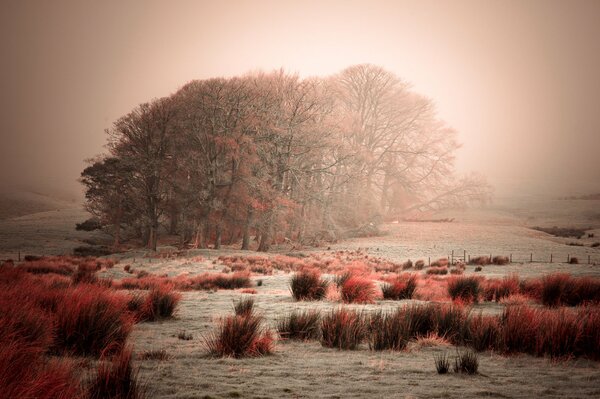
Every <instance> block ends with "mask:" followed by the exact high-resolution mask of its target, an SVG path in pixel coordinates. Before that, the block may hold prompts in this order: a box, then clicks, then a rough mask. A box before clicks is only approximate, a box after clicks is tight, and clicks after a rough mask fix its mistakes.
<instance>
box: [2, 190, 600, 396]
mask: <svg viewBox="0 0 600 399" xmlns="http://www.w3.org/2000/svg"><path fill="white" fill-rule="evenodd" d="M565 203H570V205H569V206H567V207H565V206H564V204H565ZM542 205H543V206H542ZM542 205H539V206H537V207H532V209H534V211H527V210H526V208H524V207H522V204H517V205H515V204H514V203H513V204H512V205H511V206H504V207H502V206H497V207H496V208H494V209H491V210H487V211H485V212H481V211H478V212H464V213H455V214H453V217H456V220H455V221H453V222H451V223H435V222H404V221H398V222H395V223H389V224H386V225H384V226H382V229H383V230H384V231H385V232H386V233H385V234H384V235H382V236H378V237H368V238H357V239H350V240H345V241H341V242H338V243H335V244H331V245H330V246H329V247H326V246H323V247H321V248H302V249H296V250H292V249H291V248H290V247H289V246H288V247H283V246H282V247H280V248H277V250H276V251H275V252H274V253H272V254H268V255H262V254H260V255H259V254H256V253H254V252H243V251H237V250H236V249H234V248H225V249H223V250H220V251H214V250H188V251H186V252H185V253H183V254H179V255H178V256H175V255H173V256H170V255H168V254H170V253H174V251H175V248H173V247H169V246H163V247H161V248H160V250H159V255H156V254H150V253H146V252H144V251H139V250H138V251H129V252H125V253H122V254H117V255H114V256H112V258H114V259H116V260H118V263H117V264H116V265H115V266H114V267H112V268H102V270H101V271H99V272H98V273H97V274H98V277H102V278H111V279H113V281H114V282H115V283H116V284H119V282H124V281H127V280H124V279H133V280H134V281H135V280H139V281H144V278H148V277H144V276H143V274H145V273H148V274H149V276H150V277H151V278H152V276H155V277H156V278H158V276H161V275H165V274H166V275H168V276H169V277H171V278H173V281H179V280H177V279H180V280H181V281H183V279H185V278H189V277H193V276H196V275H200V274H202V273H205V272H206V273H218V272H222V271H226V272H228V275H230V273H231V269H232V268H235V267H236V266H235V265H236V264H239V263H241V264H242V266H243V264H244V261H242V260H240V259H243V258H246V259H247V258H248V257H250V258H251V259H257V257H262V256H266V257H268V258H269V262H267V263H268V264H270V265H282V264H284V263H285V262H298V263H299V264H300V263H302V262H307V263H309V262H312V263H313V265H317V266H318V265H319V264H321V265H322V264H324V263H326V261H327V260H328V259H329V260H334V261H333V263H331V264H329V265H328V266H327V267H324V268H323V269H322V271H323V277H324V278H326V279H332V278H333V277H334V275H333V273H334V272H335V270H334V269H335V267H332V266H331V265H334V266H335V265H338V266H339V265H341V266H342V267H345V265H346V264H349V265H352V264H354V266H356V263H355V262H356V261H357V260H359V261H360V259H363V258H364V257H365V256H367V257H368V259H371V260H373V261H377V262H380V261H381V262H385V261H387V262H389V264H395V265H400V264H402V263H404V262H406V261H407V260H408V259H411V260H412V261H413V262H415V261H417V260H419V259H421V260H424V263H425V267H424V269H423V270H418V271H417V270H415V269H414V267H412V268H407V269H406V272H409V273H414V274H418V275H419V276H420V277H419V278H420V279H421V280H419V281H421V283H422V284H428V281H430V280H429V277H427V275H426V271H427V270H429V269H431V268H429V267H427V265H428V263H430V262H434V261H435V260H437V259H439V258H444V257H448V256H452V251H454V255H455V257H456V258H460V257H462V256H463V254H464V253H465V252H463V251H466V253H467V256H471V257H475V256H489V255H492V256H496V255H503V256H507V257H508V256H510V255H512V256H513V263H509V264H505V265H494V264H490V265H483V266H482V270H481V271H479V272H476V271H475V269H476V267H477V265H470V264H467V265H466V266H465V267H464V272H463V274H462V276H463V277H468V276H483V277H485V278H488V279H496V278H503V277H505V276H511V275H515V274H516V275H518V276H519V278H521V279H526V278H529V279H535V278H541V277H543V276H547V275H550V274H552V273H557V272H560V273H568V274H570V275H571V276H575V277H593V278H600V247H592V244H593V242H595V241H597V240H600V229H599V227H600V225H599V223H598V220H597V219H595V218H593V217H591V218H590V217H589V215H591V214H593V212H594V210H595V209H598V201H560V202H545V203H544V204H542ZM565 208H566V209H570V211H571V213H570V214H569V213H565V212H564V209H565ZM557 209H561V210H563V211H562V212H563V213H560V212H557ZM544 214H545V215H547V216H548V217H547V218H546V219H545V218H544ZM82 215H83V212H82V211H81V210H78V209H76V208H73V209H69V210H60V211H50V212H45V213H38V214H31V215H26V216H21V217H18V218H13V219H9V220H5V221H3V223H2V227H1V228H0V230H1V231H0V239H1V242H0V253H1V257H2V258H3V259H7V258H13V259H15V260H16V256H17V253H18V251H21V253H22V254H36V255H42V254H58V253H61V252H64V251H67V250H69V249H72V248H73V247H75V246H77V245H81V241H80V240H82V239H83V238H86V236H85V235H83V233H79V232H74V230H73V229H72V226H73V224H74V222H75V221H80V220H81V216H82ZM557 215H558V216H557ZM78 218H79V219H78ZM551 218H554V219H551ZM76 219H78V220H76ZM544 220H550V222H549V223H550V224H549V225H550V226H553V225H559V226H572V225H573V224H575V225H576V226H578V227H582V226H583V227H586V228H589V230H587V231H586V234H587V233H589V234H593V235H594V237H587V235H586V236H585V237H582V238H581V239H579V240H578V239H577V238H559V237H553V236H550V235H548V234H546V233H543V232H540V231H536V230H532V229H530V228H527V226H529V227H531V226H534V225H542V224H543V223H542V222H543V221H544ZM569 223H570V224H569ZM575 241H578V242H581V243H582V245H581V246H573V245H568V244H569V243H571V242H575ZM161 254H162V255H161ZM550 254H552V256H553V262H552V263H550V261H549V257H550ZM233 257H236V258H233ZM573 257H577V258H578V260H579V263H578V264H569V263H567V259H571V258H573ZM588 257H589V259H590V264H588V262H587V261H588ZM294 259H295V260H296V261H294ZM335 259H337V261H335ZM531 259H533V260H534V262H530V260H531ZM319 262H320V263H319ZM246 263H247V262H246ZM242 266H240V265H238V266H237V267H242ZM303 267H304V266H302V267H299V268H297V269H294V268H293V267H292V268H291V269H292V271H290V268H288V267H284V266H281V267H279V266H278V267H275V268H274V270H268V271H267V274H263V273H259V272H253V273H252V274H251V275H250V281H251V285H252V287H251V289H253V290H255V293H254V294H244V293H242V289H233V290H231V289H218V290H215V289H209V290H184V291H182V292H181V295H182V299H181V302H180V303H179V306H178V308H177V310H176V314H175V317H174V318H168V319H164V320H159V321H154V322H141V323H137V324H135V326H134V327H133V331H132V333H131V336H130V337H129V343H130V344H132V345H133V348H134V365H135V366H137V367H139V369H140V371H139V377H138V378H139V380H140V382H141V384H142V385H144V386H145V387H146V390H147V396H148V397H157V398H202V397H206V398H209V397H213V398H231V397H243V398H280V397H290V398H312V397H324V398H348V397H350V398H353V397H356V398H363V397H400V398H412V397H415V398H446V397H448V398H451V397H461V398H481V397H502V398H510V397H523V398H528V397H556V398H558V397H598V396H599V395H600V386H599V385H598V380H599V378H600V363H599V362H598V360H593V359H592V358H593V357H594V356H595V358H596V359H597V358H598V355H600V354H599V353H595V354H594V353H592V354H591V355H592V356H562V357H554V358H551V357H549V356H542V357H539V356H532V355H528V354H523V353H518V352H515V353H510V354H507V353H503V352H502V351H499V350H485V351H482V352H480V353H479V372H478V373H477V374H474V375H469V374H464V373H454V372H452V371H451V372H449V373H448V374H438V373H437V372H436V368H435V364H434V356H437V355H440V354H444V353H447V354H448V355H449V356H450V358H451V359H453V357H454V356H455V355H456V353H457V348H460V350H464V347H462V346H459V347H457V346H454V345H450V344H449V343H448V342H447V341H446V340H443V339H439V337H437V338H436V337H433V338H432V339H430V340H427V339H418V340H414V339H413V340H410V342H409V343H408V345H407V347H406V348H404V349H402V350H399V351H391V350H383V351H374V350H370V349H369V345H368V344H367V343H366V342H362V343H361V344H360V345H359V346H358V348H357V349H356V350H337V349H331V348H327V347H324V346H322V345H321V343H320V342H319V341H318V340H309V341H306V342H302V341H293V340H285V339H277V338H276V339H275V342H274V350H273V353H272V354H270V355H267V356H259V357H248V358H239V359H238V358H232V357H216V358H215V357H213V356H209V354H208V353H207V349H206V345H205V338H206V337H207V336H208V334H209V333H210V332H211V331H214V328H215V326H216V324H217V323H218V321H219V319H220V318H222V317H224V316H225V315H228V314H232V313H233V305H234V303H235V302H236V301H238V300H239V299H240V298H242V297H243V298H249V297H251V298H253V299H254V301H255V312H256V313H257V314H259V315H261V316H263V317H264V322H265V324H266V326H268V327H270V328H271V329H275V328H276V326H277V320H278V319H279V318H281V317H282V316H283V315H285V314H288V313H289V312H291V311H292V310H296V309H317V310H319V311H321V313H322V314H327V313H328V312H329V311H330V310H334V309H339V308H340V307H341V306H344V307H345V308H349V309H356V310H358V311H359V312H362V314H364V315H370V314H373V313H374V312H376V311H377V310H381V309H384V310H389V311H392V310H394V309H396V308H397V307H398V306H403V305H408V304H423V303H426V302H427V301H426V300H424V296H423V295H425V294H417V295H415V296H413V299H405V300H383V299H381V298H379V297H378V298H376V299H375V301H374V302H373V303H367V304H355V303H353V304H346V305H342V304H341V303H340V301H339V300H335V299H336V298H335V297H332V296H329V297H328V299H325V300H321V301H295V300H294V299H293V297H292V294H291V292H290V278H291V277H292V276H293V275H294V272H297V271H298V270H300V269H302V268H303ZM382 267H383V266H382ZM126 269H129V272H128V271H127V270H126ZM142 271H143V272H144V273H143V274H142V275H141V276H140V277H139V278H138V277H136V273H139V272H142ZM361 272H363V274H364V275H366V276H368V277H369V278H372V279H376V280H377V281H378V283H377V284H378V285H379V284H381V281H382V280H385V279H386V278H387V277H389V276H391V275H392V274H393V273H392V274H390V273H388V272H387V271H379V272H376V271H373V270H368V271H366V270H362V271H361ZM436 278H438V277H436ZM447 278H449V277H446V276H442V277H439V279H440V280H444V279H447ZM259 281H260V283H259ZM433 281H437V280H433ZM125 292H129V291H125ZM132 292H134V291H132ZM444 292H445V291H444ZM417 293H419V290H417ZM419 298H421V299H419ZM517 299H518V300H520V301H525V302H526V303H527V304H528V305H529V306H531V307H533V308H543V306H542V305H541V304H539V303H538V302H536V301H534V300H532V299H531V298H526V299H523V298H517ZM434 300H438V299H434ZM439 300H440V301H444V302H448V303H450V299H449V298H445V299H439ZM465 306H466V309H470V312H471V314H472V315H473V314H474V315H476V314H478V313H481V314H483V315H495V316H499V315H501V314H502V312H503V310H504V309H505V307H506V306H507V305H506V302H503V301H500V302H495V301H484V300H481V301H479V302H478V303H476V304H470V303H467V304H466V305H465ZM182 333H183V335H185V336H186V339H180V335H182ZM160 350H164V351H165V352H166V354H167V355H168V356H158V358H153V357H152V356H145V357H146V358H145V359H142V358H141V357H143V355H144V354H147V353H150V352H152V351H160ZM588 355H589V354H588ZM148 357H150V358H148ZM88 367H93V363H92V365H88Z"/></svg>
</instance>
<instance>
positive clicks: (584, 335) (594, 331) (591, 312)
mask: <svg viewBox="0 0 600 399" xmlns="http://www.w3.org/2000/svg"><path fill="white" fill-rule="evenodd" d="M576 314H577V320H578V321H579V323H580V328H581V333H580V334H579V341H578V342H577V343H576V349H575V355H578V356H579V355H585V356H589V357H591V358H592V359H595V360H599V359H600V307H598V306H582V307H580V308H578V309H577V313H576Z"/></svg>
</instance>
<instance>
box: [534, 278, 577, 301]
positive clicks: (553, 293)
mask: <svg viewBox="0 0 600 399" xmlns="http://www.w3.org/2000/svg"><path fill="white" fill-rule="evenodd" d="M570 280H571V278H570V276H569V275H568V274H561V273H555V274H551V275H549V276H544V277H543V278H542V292H541V293H542V298H541V299H542V303H543V304H544V305H546V306H558V305H560V304H561V303H563V301H564V299H565V298H564V293H565V291H566V288H567V286H568V285H569V284H570V283H571V281H570Z"/></svg>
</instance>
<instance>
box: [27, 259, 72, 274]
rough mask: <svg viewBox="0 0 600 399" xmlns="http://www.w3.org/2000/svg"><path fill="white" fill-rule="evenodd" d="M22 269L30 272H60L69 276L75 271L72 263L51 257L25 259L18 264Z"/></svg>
mask: <svg viewBox="0 0 600 399" xmlns="http://www.w3.org/2000/svg"><path fill="white" fill-rule="evenodd" d="M19 267H20V268H21V269H22V270H25V271H26V272H27V273H32V274H49V273H54V274H61V275H64V276H70V275H71V274H73V272H74V271H75V269H74V267H73V265H72V264H71V263H67V262H61V261H57V260H51V259H44V258H41V259H35V260H32V261H26V262H24V263H23V264H21V265H20V266H19Z"/></svg>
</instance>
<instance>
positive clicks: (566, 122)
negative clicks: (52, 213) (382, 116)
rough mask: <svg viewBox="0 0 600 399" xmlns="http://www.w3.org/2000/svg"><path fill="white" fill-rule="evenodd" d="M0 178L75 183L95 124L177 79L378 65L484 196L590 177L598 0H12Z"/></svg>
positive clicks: (42, 186)
mask: <svg viewBox="0 0 600 399" xmlns="http://www.w3.org/2000/svg"><path fill="white" fill-rule="evenodd" d="M1 8H2V12H1V13H0V14H1V16H0V20H1V22H2V28H0V29H2V34H1V37H2V39H1V40H0V46H1V47H0V48H1V50H2V54H3V58H4V62H3V65H2V67H0V68H2V71H1V73H0V76H1V79H2V87H3V88H4V90H3V93H2V106H1V107H0V109H1V111H0V120H1V123H2V125H1V126H0V132H1V134H2V142H3V148H4V149H5V151H4V153H3V156H2V160H1V161H0V170H1V172H0V184H1V185H2V186H4V187H7V186H8V187H12V186H15V185H20V186H24V187H28V188H30V189H35V190H39V191H43V192H47V191H50V192H61V193H62V192H68V193H77V192H80V191H81V188H80V187H79V185H78V183H77V178H78V176H79V174H80V172H81V170H82V169H83V167H84V166H85V163H84V160H85V159H87V158H90V157H93V156H95V155H97V154H100V153H102V152H104V151H105V149H104V147H103V146H104V144H105V143H106V136H105V134H104V129H106V128H109V127H110V126H111V124H112V123H113V122H114V121H115V120H116V119H117V118H119V117H120V116H122V115H124V114H126V113H128V112H129V111H130V110H131V109H133V107H135V106H136V105H137V104H139V103H142V102H146V101H148V100H150V99H152V98H155V97H162V96H166V95H169V94H171V93H173V92H175V91H176V90H177V89H178V88H180V87H181V86H183V85H184V84H185V83H186V82H188V81H190V80H193V79H205V78H210V77H218V76H234V75H241V74H244V73H247V72H249V71H255V70H266V71H270V70H273V69H279V68H284V69H285V70H287V71H291V72H296V73H298V74H299V75H300V76H312V75H319V76H327V75H331V74H334V73H337V72H339V71H341V70H342V69H343V68H345V67H347V66H350V65H354V64H361V63H370V64H376V65H379V66H382V67H383V68H385V69H387V70H389V71H390V72H392V73H394V74H396V75H398V76H400V77H401V78H402V79H404V80H405V81H407V82H409V83H410V84H411V85H412V87H413V90H415V91H416V92H418V93H420V94H423V95H425V96H427V97H429V98H431V99H432V100H433V101H434V102H435V104H436V105H437V109H438V112H439V115H440V117H441V118H442V119H443V120H445V121H446V122H447V123H448V125H450V126H452V127H453V128H455V129H456V130H457V131H458V138H459V140H460V142H461V143H463V147H462V149H461V150H460V151H459V152H458V157H457V160H456V162H457V166H458V170H459V171H460V172H462V173H468V172H471V171H476V172H479V173H482V174H484V175H485V176H487V178H488V181H489V182H490V183H491V184H492V185H493V186H494V187H495V188H496V194H497V195H499V196H503V195H511V194H515V193H541V194H547V195H556V196H560V195H569V194H586V193H591V192H595V191H599V190H600V158H599V157H598V156H597V151H598V149H599V148H600V147H599V144H600V138H599V137H600V113H599V112H598V110H597V108H598V104H600V75H598V73H597V71H598V70H600V40H598V38H599V37H600V24H598V23H597V21H599V20H600V2H597V1H576V2H569V3H567V2H559V1H528V2H516V1H514V2H513V1H509V2H500V1H489V2H485V3H484V2H476V1H452V2H443V3H441V2H421V1H419V2H413V1H399V2H394V1H377V2H364V1H345V2H342V1H328V2H324V3H323V4H321V3H309V4H306V3H305V2H295V1H294V2H292V1H283V2H275V1H256V2H249V1H229V2H219V3H216V2H191V1H178V2H174V3H166V2H159V1H144V2H141V1H137V2H136V1H131V2H127V3H122V2H116V1H109V2H102V3H91V2H80V1H55V2H52V3H50V2H43V1H19V2H17V1H13V2H5V3H3V4H2V6H1Z"/></svg>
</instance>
